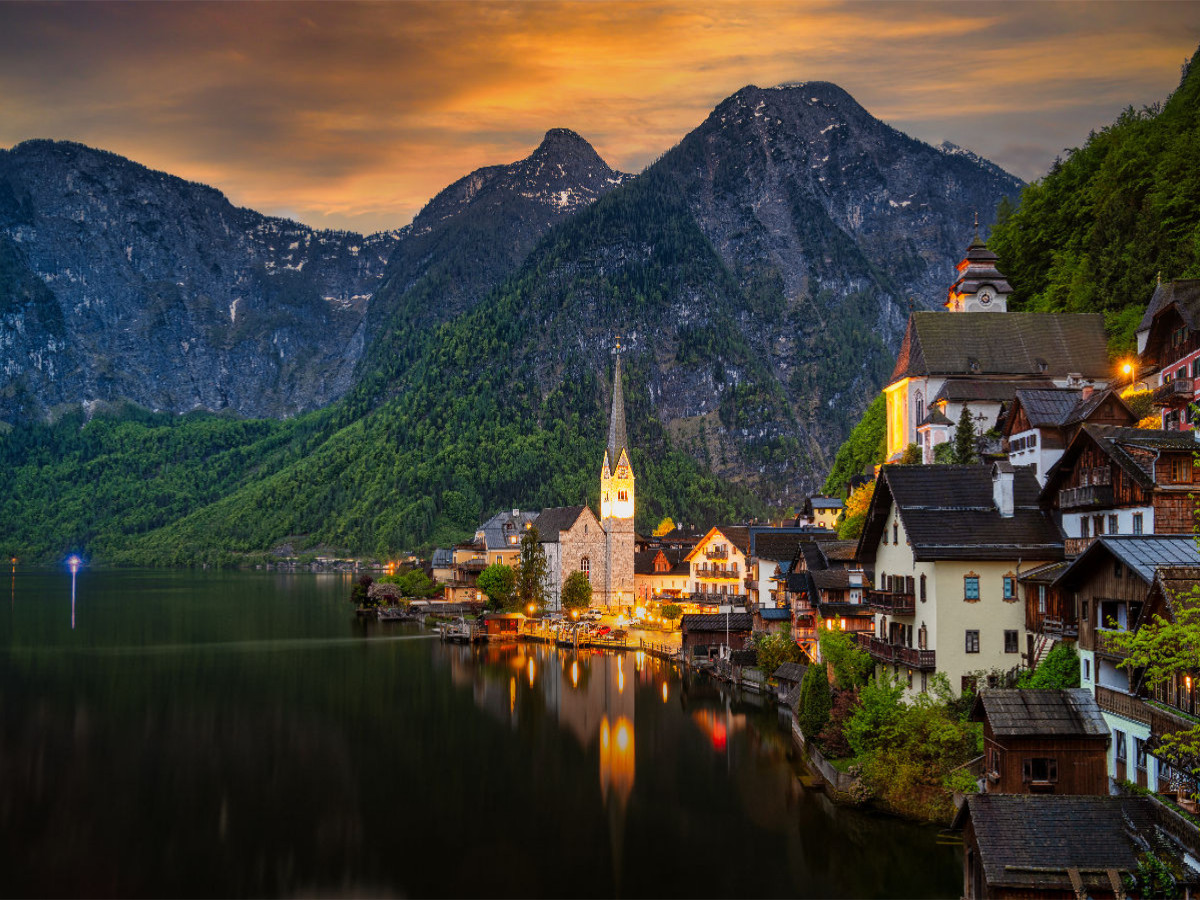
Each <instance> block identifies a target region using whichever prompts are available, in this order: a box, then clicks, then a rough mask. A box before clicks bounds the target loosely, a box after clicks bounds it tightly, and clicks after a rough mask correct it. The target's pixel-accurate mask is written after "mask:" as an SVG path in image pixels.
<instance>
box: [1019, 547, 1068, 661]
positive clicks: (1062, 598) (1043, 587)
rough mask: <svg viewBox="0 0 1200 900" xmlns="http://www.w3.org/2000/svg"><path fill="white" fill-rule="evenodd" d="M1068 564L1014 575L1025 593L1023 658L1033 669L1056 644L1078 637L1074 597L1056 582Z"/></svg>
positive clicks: (1063, 561) (1055, 564)
mask: <svg viewBox="0 0 1200 900" xmlns="http://www.w3.org/2000/svg"><path fill="white" fill-rule="evenodd" d="M1068 565H1070V562H1069V561H1068V560H1060V561H1058V562H1052V563H1046V565H1044V566H1037V567H1035V568H1033V569H1027V570H1025V571H1023V572H1021V574H1020V575H1018V576H1017V584H1018V585H1019V586H1020V589H1021V590H1022V591H1024V594H1025V655H1024V659H1023V660H1022V661H1023V662H1024V664H1025V665H1026V666H1027V667H1029V668H1030V669H1036V668H1037V667H1038V663H1040V662H1041V661H1042V659H1043V658H1044V657H1045V655H1046V654H1047V653H1049V652H1050V650H1051V649H1052V648H1053V647H1054V645H1055V644H1056V643H1058V642H1059V641H1061V640H1069V641H1073V640H1075V639H1076V638H1077V637H1078V636H1079V619H1078V617H1077V616H1076V615H1075V598H1074V597H1073V596H1071V594H1070V593H1069V592H1068V591H1064V590H1063V589H1062V588H1061V587H1059V586H1058V584H1057V582H1058V578H1059V576H1060V575H1062V573H1063V572H1064V571H1066V568H1067V566H1068Z"/></svg>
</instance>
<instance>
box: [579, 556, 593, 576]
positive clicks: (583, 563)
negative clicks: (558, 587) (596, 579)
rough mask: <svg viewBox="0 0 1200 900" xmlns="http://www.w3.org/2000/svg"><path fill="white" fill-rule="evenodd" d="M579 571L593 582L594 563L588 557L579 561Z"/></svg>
mask: <svg viewBox="0 0 1200 900" xmlns="http://www.w3.org/2000/svg"><path fill="white" fill-rule="evenodd" d="M579 571H580V572H582V573H583V577H584V578H586V579H587V580H588V581H591V580H592V561H591V560H590V559H588V558H587V557H586V556H585V557H584V558H583V559H581V560H580V561H579Z"/></svg>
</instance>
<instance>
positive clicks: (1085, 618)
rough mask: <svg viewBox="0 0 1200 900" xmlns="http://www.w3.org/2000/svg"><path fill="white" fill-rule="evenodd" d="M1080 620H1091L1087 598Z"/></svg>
mask: <svg viewBox="0 0 1200 900" xmlns="http://www.w3.org/2000/svg"><path fill="white" fill-rule="evenodd" d="M1080 621H1083V622H1087V621H1089V620H1088V602H1087V601H1086V600H1084V601H1083V618H1082V619H1081V620H1080Z"/></svg>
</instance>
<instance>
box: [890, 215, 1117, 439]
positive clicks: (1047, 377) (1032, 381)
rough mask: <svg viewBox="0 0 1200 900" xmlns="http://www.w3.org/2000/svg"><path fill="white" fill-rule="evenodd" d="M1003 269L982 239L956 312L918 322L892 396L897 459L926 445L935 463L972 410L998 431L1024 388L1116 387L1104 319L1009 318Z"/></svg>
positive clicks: (916, 315)
mask: <svg viewBox="0 0 1200 900" xmlns="http://www.w3.org/2000/svg"><path fill="white" fill-rule="evenodd" d="M997 262H998V261H997V258H996V256H995V254H993V253H991V251H989V250H988V249H987V247H986V246H985V245H984V244H983V243H982V242H981V241H980V240H979V238H978V236H976V238H975V241H974V242H973V243H972V244H971V246H970V247H969V248H968V250H967V255H966V257H965V258H964V259H963V261H962V262H960V263H959V265H958V278H957V280H956V281H955V282H954V284H953V285H952V286H951V288H950V291H949V296H948V299H947V302H946V304H945V305H946V308H947V309H948V310H950V313H951V314H950V315H947V314H946V313H942V312H928V311H917V312H913V313H911V314H910V315H909V317H908V327H907V329H906V330H905V333H904V340H903V342H902V344H901V346H900V352H899V354H898V356H897V359H896V367H895V369H894V370H893V371H892V377H891V379H890V380H889V382H888V384H887V385H886V386H885V387H884V389H883V393H884V397H885V400H886V404H887V441H886V448H887V457H886V458H887V459H888V460H896V459H899V457H900V455H901V454H903V453H904V450H905V449H906V448H907V447H908V445H909V444H913V443H919V444H920V446H921V449H922V454H923V460H924V461H925V462H927V463H928V462H932V461H933V452H934V448H935V446H936V444H937V443H940V442H943V441H945V440H948V439H949V436H950V434H951V431H952V428H953V423H957V422H958V419H959V416H960V415H961V413H962V410H963V408H964V407H966V408H968V409H969V410H970V414H971V415H972V416H974V417H975V420H976V431H977V433H982V432H984V431H987V430H988V429H990V428H993V427H995V425H996V423H997V421H998V418H999V415H1000V411H1001V407H1002V405H1003V404H1004V403H1005V402H1007V401H1011V400H1012V399H1013V396H1014V394H1015V392H1016V391H1017V389H1019V388H1052V387H1077V388H1081V387H1083V386H1084V385H1085V384H1088V383H1091V384H1092V385H1093V386H1095V387H1104V386H1106V385H1107V384H1108V381H1109V371H1108V352H1107V338H1106V335H1105V331H1104V317H1103V316H1102V315H1098V314H1096V315H1093V314H1074V313H1011V312H1008V311H1007V297H1008V294H1009V293H1010V292H1011V288H1010V287H1009V285H1008V282H1007V281H1006V280H1005V278H1004V276H1003V274H1002V273H1001V272H1000V271H999V269H998V268H997V267H996V266H997ZM935 404H936V406H935Z"/></svg>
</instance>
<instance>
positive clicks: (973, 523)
mask: <svg viewBox="0 0 1200 900" xmlns="http://www.w3.org/2000/svg"><path fill="white" fill-rule="evenodd" d="M952 315H969V313H954V314H952ZM990 315H993V316H995V317H999V316H1000V314H999V313H991V314H990ZM1004 315H1008V314H1007V313H1005V314H1004ZM1011 477H1012V479H1013V514H1012V515H1011V516H1008V517H1005V516H1001V515H1000V512H999V510H997V509H996V506H995V502H994V500H993V494H992V467H991V466H981V465H980V466H896V465H891V466H884V467H883V469H882V471H881V472H880V475H879V480H878V483H877V486H876V488H875V495H874V496H873V497H872V498H871V506H870V508H869V509H868V511H867V521H866V524H865V526H864V527H863V532H862V535H861V536H860V537H859V544H858V559H859V560H860V561H862V562H864V563H867V564H870V563H873V562H874V560H875V552H876V549H877V547H878V545H879V541H880V538H881V537H882V534H883V529H884V527H885V525H886V523H887V518H888V513H889V511H890V509H891V507H892V505H893V504H895V505H896V507H897V509H898V511H899V516H900V521H901V522H902V523H903V525H904V530H905V532H906V534H907V536H908V540H909V542H910V543H911V544H912V549H913V556H914V558H915V559H917V560H937V559H1013V560H1015V559H1020V558H1024V559H1026V560H1039V559H1044V560H1054V559H1061V558H1062V555H1063V539H1062V535H1061V534H1060V533H1059V531H1058V528H1057V526H1055V524H1054V522H1053V520H1052V519H1051V518H1050V517H1049V516H1048V515H1047V514H1046V513H1044V512H1043V511H1042V510H1041V508H1040V507H1039V506H1038V504H1037V494H1038V484H1037V479H1036V478H1035V477H1034V475H1033V472H1032V471H1031V470H1030V469H1029V467H1026V466H1021V467H1018V468H1016V469H1015V470H1014V471H1013V474H1012V476H1011Z"/></svg>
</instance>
